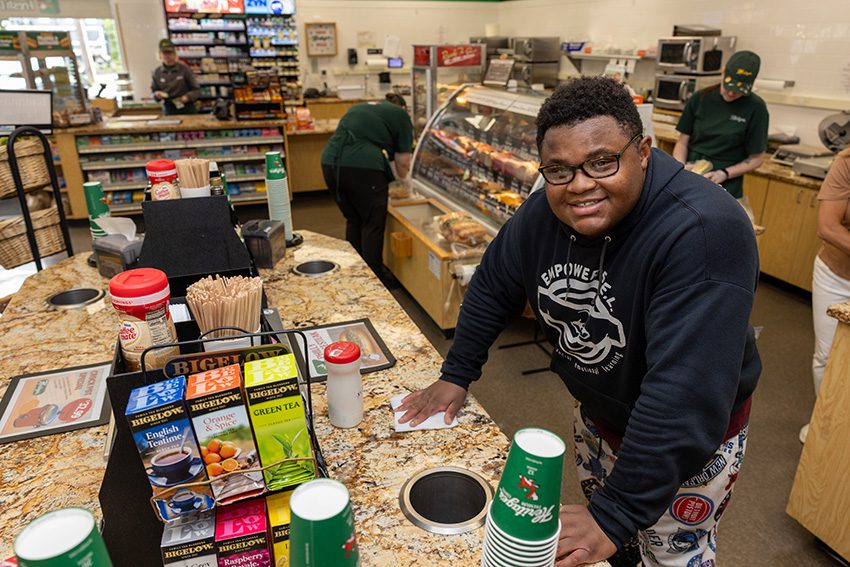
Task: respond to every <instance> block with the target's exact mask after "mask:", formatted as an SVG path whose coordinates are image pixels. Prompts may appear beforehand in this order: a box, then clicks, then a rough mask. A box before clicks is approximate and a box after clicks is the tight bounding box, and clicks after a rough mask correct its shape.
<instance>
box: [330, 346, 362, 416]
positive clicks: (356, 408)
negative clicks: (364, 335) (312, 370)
mask: <svg viewBox="0 0 850 567" xmlns="http://www.w3.org/2000/svg"><path fill="white" fill-rule="evenodd" d="M325 367H326V368H327V370H328V417H330V420H331V424H332V425H334V426H335V427H342V428H349V427H354V426H356V425H357V424H359V423H360V422H361V421H362V420H363V382H362V381H361V379H360V347H358V346H357V345H356V344H354V343H352V342H346V341H340V342H336V343H331V344H329V345H328V346H327V347H325Z"/></svg>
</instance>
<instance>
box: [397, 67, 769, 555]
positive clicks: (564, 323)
mask: <svg viewBox="0 0 850 567" xmlns="http://www.w3.org/2000/svg"><path fill="white" fill-rule="evenodd" d="M650 145H651V139H650V138H649V137H647V136H644V135H643V133H642V124H641V120H640V116H639V115H638V111H637V108H636V107H635V105H634V103H633V102H632V99H631V97H630V96H629V94H628V92H626V90H625V89H624V88H623V87H622V86H620V85H618V84H616V83H615V82H613V81H611V80H609V79H604V78H598V77H597V78H582V79H577V80H575V81H572V82H570V83H567V84H565V85H561V86H560V87H558V88H557V89H556V90H555V92H554V93H553V94H552V96H551V97H549V99H547V100H546V102H545V103H544V104H543V106H542V107H541V108H540V113H539V115H538V116H537V146H538V150H539V153H540V160H541V163H542V164H543V166H542V167H541V168H540V172H541V173H542V174H543V176H544V177H545V179H546V189H545V191H537V192H535V193H532V194H531V196H530V197H529V198H528V200H527V201H526V202H525V203H524V204H523V205H522V206H521V207H520V208H519V210H518V211H517V213H516V214H515V215H514V216H513V218H511V219H510V220H509V221H508V222H507V223H505V225H504V226H503V227H502V229H501V231H500V232H499V234H498V235H497V236H496V238H495V239H494V240H493V242H492V243H491V244H490V246H489V247H488V248H487V251H486V252H485V254H484V257H483V258H482V260H481V265H480V267H479V268H478V270H477V271H476V272H475V275H474V276H473V278H472V282H471V283H470V285H469V288H468V291H467V292H466V296H465V297H464V301H463V306H462V307H461V311H460V317H459V319H458V323H457V328H456V330H455V338H454V344H453V345H452V347H451V350H449V353H448V355H447V356H446V361H445V363H444V364H443V367H442V370H441V371H442V376H441V378H440V380H438V381H436V382H435V383H433V384H431V385H430V386H428V387H427V388H426V389H424V390H421V391H418V392H414V393H413V394H410V395H409V396H407V398H406V399H405V400H404V404H403V405H402V406H401V407H400V408H399V409H400V411H404V412H405V413H404V415H403V416H402V417H401V421H403V422H407V421H410V422H411V423H412V424H418V423H420V422H422V421H423V420H424V419H426V418H427V417H429V416H430V415H433V414H434V413H436V412H438V411H441V410H445V411H446V416H445V418H446V421H447V422H448V421H450V420H451V419H452V418H453V417H454V414H456V413H457V411H458V409H460V407H461V406H462V405H463V403H464V400H465V399H466V391H467V388H468V387H469V385H470V383H471V382H472V381H473V380H477V379H478V378H479V377H480V376H481V367H482V366H483V364H484V363H485V362H486V360H487V351H488V349H489V348H490V346H491V345H492V344H493V342H494V341H495V340H496V338H497V337H498V336H499V333H500V332H501V331H502V330H503V329H504V328H505V326H506V325H507V322H508V321H509V320H510V319H511V317H513V316H516V315H518V314H519V313H521V312H522V309H523V307H524V305H525V303H526V301H527V302H529V303H530V305H531V307H532V309H533V310H534V313H535V315H536V316H537V319H538V320H539V321H540V323H541V325H542V326H543V329H544V332H545V334H546V338H547V339H548V340H549V342H550V343H551V344H552V346H553V347H554V348H553V351H554V352H553V355H552V364H551V367H552V370H553V371H554V372H556V373H557V374H558V375H559V376H560V378H561V379H562V380H563V381H564V383H565V384H566V386H567V388H568V389H569V391H570V393H571V394H572V396H573V397H574V398H575V400H576V403H575V406H574V428H575V437H574V439H575V442H576V449H577V456H576V457H577V458H576V464H577V468H578V475H579V479H580V480H581V485H582V489H583V491H584V493H585V495H586V496H587V497H588V504H587V505H586V506H584V505H574V506H563V507H562V508H561V522H562V531H561V535H560V542H559V545H558V562H557V565H558V566H559V567H566V566H569V567H572V566H575V565H579V564H582V563H592V562H594V561H599V560H602V559H606V558H608V557H610V556H611V555H612V554H614V553H615V551H617V550H618V549H619V548H624V547H626V546H628V545H629V542H630V540H632V538H633V537H635V536H637V538H638V540H639V543H640V555H641V557H642V559H643V562H644V564H645V565H664V566H681V567H686V566H692V565H707V564H711V561H713V560H714V558H715V554H716V546H717V523H718V521H719V520H720V518H721V516H722V515H723V511H724V509H725V507H726V505H727V503H728V502H729V498H730V495H731V492H732V486H733V485H734V483H735V480H736V479H737V476H738V471H739V470H740V468H741V463H742V462H743V458H744V448H745V445H746V439H747V423H748V419H749V413H750V400H751V396H752V394H753V390H755V387H756V382H757V381H758V377H759V373H760V371H761V362H760V359H759V355H758V352H757V351H756V345H755V339H754V336H753V329H752V327H751V326H750V324H749V315H750V310H751V308H752V305H753V296H754V293H755V289H756V281H757V278H758V256H757V252H756V241H755V236H754V235H753V228H752V225H751V224H750V221H749V219H748V218H747V215H746V213H745V212H744V209H743V208H741V206H739V205H738V203H736V202H735V200H734V199H733V198H732V197H730V196H729V195H728V194H727V193H726V192H725V191H723V190H722V189H721V188H720V187H718V186H717V185H715V184H714V183H711V182H709V181H707V180H706V179H704V178H702V177H700V176H697V175H695V174H693V173H690V172H688V171H685V170H684V168H683V167H682V165H681V164H679V163H678V162H676V161H675V160H674V159H673V158H671V157H670V156H668V155H666V154H664V153H663V152H660V151H658V150H654V149H651V148H650ZM517 378H520V377H519V376H518V377H517ZM572 405H573V403H572V401H571V400H570V399H569V397H568V396H564V404H563V406H564V407H563V409H564V411H568V410H567V408H568V407H570V406H572ZM535 409H536V411H539V409H538V408H535ZM631 565H634V563H632V564H631Z"/></svg>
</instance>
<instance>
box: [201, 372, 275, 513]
mask: <svg viewBox="0 0 850 567" xmlns="http://www.w3.org/2000/svg"><path fill="white" fill-rule="evenodd" d="M243 396H244V394H243V393H242V373H241V372H240V370H239V365H238V364H232V365H230V366H225V367H223V368H216V369H215V370H214V371H207V372H201V373H199V374H193V375H192V376H189V383H188V386H187V388H186V406H187V407H188V409H189V415H190V416H191V417H192V425H193V426H194V427H195V436H196V437H197V439H198V443H200V446H201V457H202V458H203V459H204V465H205V466H206V469H207V475H208V476H209V477H210V479H212V481H213V482H212V489H213V494H214V495H215V498H216V502H217V503H218V504H228V503H230V502H233V501H234V500H239V499H243V498H247V497H249V496H256V495H259V494H261V493H262V492H263V490H264V489H265V486H264V484H263V474H262V473H261V472H259V471H257V472H248V471H249V470H251V469H256V468H258V467H259V462H258V456H257V449H256V447H255V446H254V437H253V435H252V434H251V424H250V422H249V421H248V409H247V408H246V407H245V400H244V397H243ZM242 471H245V472H242Z"/></svg>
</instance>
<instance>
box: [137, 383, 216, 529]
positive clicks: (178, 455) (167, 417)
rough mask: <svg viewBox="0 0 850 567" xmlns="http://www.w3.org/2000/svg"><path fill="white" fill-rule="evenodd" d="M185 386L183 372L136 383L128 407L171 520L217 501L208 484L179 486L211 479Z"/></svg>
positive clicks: (157, 498) (159, 501)
mask: <svg viewBox="0 0 850 567" xmlns="http://www.w3.org/2000/svg"><path fill="white" fill-rule="evenodd" d="M185 390H186V379H185V378H184V377H183V376H180V377H179V378H174V379H171V380H167V381H165V383H159V384H152V385H149V386H143V387H141V388H137V389H135V390H133V391H132V392H131V393H130V397H129V400H128V401H127V410H126V412H125V416H126V417H127V422H128V424H129V425H130V432H131V433H132V435H133V441H134V442H135V444H136V449H137V450H138V451H139V455H140V456H141V458H142V465H143V466H144V468H145V473H146V474H147V476H148V482H150V484H151V488H152V489H153V494H154V503H155V504H156V506H157V509H158V510H159V513H160V515H161V516H162V517H163V519H165V520H166V521H171V520H174V519H176V518H179V517H180V516H184V515H187V514H191V513H193V512H196V511H199V510H209V509H211V508H212V507H213V505H214V502H213V498H212V492H211V490H210V488H209V487H208V486H193V487H187V488H177V489H174V487H176V486H178V485H181V484H186V483H192V482H199V481H204V480H207V475H206V471H205V470H204V463H203V460H202V459H201V451H200V449H199V448H198V443H197V442H196V441H195V434H194V433H193V432H192V424H191V423H190V421H189V414H188V413H187V411H186V406H185V402H184V400H183V397H184V393H185Z"/></svg>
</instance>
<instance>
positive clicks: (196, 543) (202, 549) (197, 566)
mask: <svg viewBox="0 0 850 567" xmlns="http://www.w3.org/2000/svg"><path fill="white" fill-rule="evenodd" d="M161 550H162V563H163V565H165V566H166V567H216V558H215V511H214V510H206V511H204V512H199V513H197V514H192V515H190V516H184V517H183V518H180V519H179V520H177V521H175V522H172V523H170V524H166V526H165V529H164V530H163V532H162V545H161Z"/></svg>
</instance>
